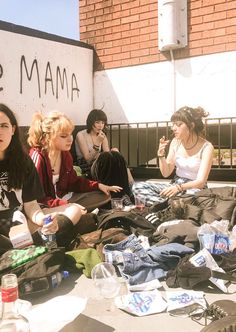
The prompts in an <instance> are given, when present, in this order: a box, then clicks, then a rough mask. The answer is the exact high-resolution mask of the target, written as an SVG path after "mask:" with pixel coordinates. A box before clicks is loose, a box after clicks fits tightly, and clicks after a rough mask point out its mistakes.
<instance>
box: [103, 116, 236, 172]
mask: <svg viewBox="0 0 236 332" xmlns="http://www.w3.org/2000/svg"><path fill="white" fill-rule="evenodd" d="M205 127H206V139H208V140H209V141H211V142H212V144H213V145H214V148H215V156H214V163H213V166H212V168H215V169H226V168H228V169H234V170H235V168H236V160H235V157H234V156H235V154H236V140H235V139H234V137H235V136H234V135H235V132H236V117H229V118H209V119H206V120H205ZM170 129H171V124H170V121H157V122H145V123H130V124H127V123H122V124H110V125H109V138H110V144H111V146H112V142H113V141H114V137H115V136H114V133H115V131H116V135H118V137H117V138H118V147H119V150H120V151H125V152H126V154H127V162H128V165H129V166H130V167H144V168H145V167H146V168H150V167H153V168H158V162H155V160H156V151H157V149H158V145H159V139H160V138H161V136H163V135H164V136H166V138H168V139H171V138H172V137H171V135H170ZM123 130H124V131H123ZM125 132H126V133H127V140H126V139H125V140H124V139H123V140H121V136H122V133H125ZM153 135H154V136H153ZM208 136H209V137H208ZM123 137H124V136H123ZM152 137H153V139H152ZM234 149H235V150H234Z"/></svg>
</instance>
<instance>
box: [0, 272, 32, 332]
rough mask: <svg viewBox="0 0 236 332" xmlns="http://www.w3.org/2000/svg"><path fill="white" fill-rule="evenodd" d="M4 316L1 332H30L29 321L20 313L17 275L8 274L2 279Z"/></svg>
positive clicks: (0, 323)
mask: <svg viewBox="0 0 236 332" xmlns="http://www.w3.org/2000/svg"><path fill="white" fill-rule="evenodd" d="M1 293H2V316H1V321H0V331H1V332H29V331H30V325H29V322H28V320H27V319H26V318H25V317H24V316H22V315H20V314H19V313H18V309H17V300H18V282H17V276H16V275H15V274H6V275H4V276H3V277H2V284H1Z"/></svg>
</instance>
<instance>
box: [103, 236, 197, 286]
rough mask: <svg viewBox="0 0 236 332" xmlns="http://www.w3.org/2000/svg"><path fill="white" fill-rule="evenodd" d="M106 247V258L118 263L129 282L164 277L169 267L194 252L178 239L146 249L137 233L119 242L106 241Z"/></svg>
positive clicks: (172, 267)
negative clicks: (174, 241)
mask: <svg viewBox="0 0 236 332" xmlns="http://www.w3.org/2000/svg"><path fill="white" fill-rule="evenodd" d="M103 251H104V254H105V260H106V261H107V262H109V263H112V264H114V265H116V266H117V267H118V269H119V271H120V273H121V275H122V276H123V277H124V278H125V279H127V280H128V282H129V284H130V285H137V284H140V283H143V282H147V281H151V280H153V279H163V278H164V277H165V276H166V274H167V271H168V270H171V269H174V268H175V267H176V265H177V264H178V262H179V260H180V258H181V257H183V256H184V255H186V254H191V253H193V252H194V250H193V249H191V248H188V247H186V246H184V245H182V244H179V243H168V244H165V245H162V246H151V247H150V248H149V249H144V248H143V247H142V245H141V243H140V240H139V239H138V238H137V237H136V236H135V235H134V234H132V235H130V236H128V237H127V239H125V240H123V241H121V242H119V243H116V244H106V245H105V246H104V249H103Z"/></svg>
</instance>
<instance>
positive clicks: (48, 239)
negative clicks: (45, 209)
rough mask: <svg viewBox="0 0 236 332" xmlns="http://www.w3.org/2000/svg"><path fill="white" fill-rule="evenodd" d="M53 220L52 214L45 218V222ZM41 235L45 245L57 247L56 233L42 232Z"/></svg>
mask: <svg viewBox="0 0 236 332" xmlns="http://www.w3.org/2000/svg"><path fill="white" fill-rule="evenodd" d="M51 221H52V218H51V216H48V217H46V218H44V224H45V225H47V224H49V223H50V222H51ZM41 237H42V239H43V242H44V245H45V246H46V247H48V248H56V247H57V241H56V234H55V233H54V234H43V233H42V232H41Z"/></svg>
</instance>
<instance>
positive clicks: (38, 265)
mask: <svg viewBox="0 0 236 332" xmlns="http://www.w3.org/2000/svg"><path fill="white" fill-rule="evenodd" d="M65 257H66V255H65V249H64V248H51V249H47V248H46V247H41V246H34V245H33V246H30V247H27V248H24V249H10V250H8V251H7V252H5V253H4V254H3V255H2V256H1V257H0V277H2V276H3V275H4V274H7V273H14V274H16V275H17V280H18V287H19V293H20V297H22V298H24V297H26V296H28V295H34V294H37V295H41V294H44V293H47V292H48V291H50V290H51V289H52V287H51V283H50V277H51V276H54V275H56V273H57V272H59V271H62V270H63V266H64V263H65ZM26 285H30V286H31V289H29V287H28V288H27V287H26Z"/></svg>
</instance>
